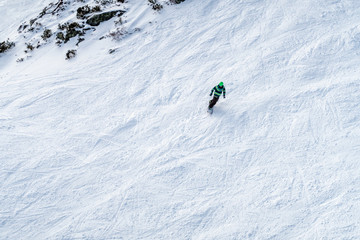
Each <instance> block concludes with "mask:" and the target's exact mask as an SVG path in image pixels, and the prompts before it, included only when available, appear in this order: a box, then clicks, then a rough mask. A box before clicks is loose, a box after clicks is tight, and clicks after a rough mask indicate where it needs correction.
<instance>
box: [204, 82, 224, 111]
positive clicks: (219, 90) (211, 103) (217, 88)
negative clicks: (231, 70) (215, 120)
mask: <svg viewBox="0 0 360 240" xmlns="http://www.w3.org/2000/svg"><path fill="white" fill-rule="evenodd" d="M214 91H215V92H214ZM213 93H214V97H213V99H212V100H210V101H209V107H208V108H209V110H210V109H212V108H213V107H214V106H215V104H216V103H217V101H218V100H219V97H220V96H221V94H223V96H224V98H225V93H226V91H225V86H224V83H223V82H220V83H219V84H218V85H217V86H215V87H213V89H212V90H211V93H210V96H212V94H213Z"/></svg>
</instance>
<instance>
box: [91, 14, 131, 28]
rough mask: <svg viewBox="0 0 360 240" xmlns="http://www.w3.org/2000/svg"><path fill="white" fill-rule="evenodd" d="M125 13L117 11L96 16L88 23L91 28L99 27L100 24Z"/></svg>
mask: <svg viewBox="0 0 360 240" xmlns="http://www.w3.org/2000/svg"><path fill="white" fill-rule="evenodd" d="M124 13H125V11H122V10H116V11H111V12H104V13H100V14H96V15H94V16H92V17H91V18H89V19H88V20H87V21H86V23H87V24H89V25H90V26H99V25H100V23H102V22H105V21H108V20H110V19H111V18H112V17H114V16H121V15H123V14H124Z"/></svg>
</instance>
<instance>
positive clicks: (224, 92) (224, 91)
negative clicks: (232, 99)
mask: <svg viewBox="0 0 360 240" xmlns="http://www.w3.org/2000/svg"><path fill="white" fill-rule="evenodd" d="M225 94H226V90H225V87H224V90H223V95H224V98H225Z"/></svg>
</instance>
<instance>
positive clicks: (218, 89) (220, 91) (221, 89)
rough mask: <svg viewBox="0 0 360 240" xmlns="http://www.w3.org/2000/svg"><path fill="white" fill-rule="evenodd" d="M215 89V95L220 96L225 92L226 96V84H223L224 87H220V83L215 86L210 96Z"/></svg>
mask: <svg viewBox="0 0 360 240" xmlns="http://www.w3.org/2000/svg"><path fill="white" fill-rule="evenodd" d="M214 91H215V93H214V96H215V97H220V96H221V94H223V95H224V98H225V93H226V90H225V86H224V85H223V86H222V87H220V86H219V85H217V86H215V87H214V88H213V89H212V90H211V93H210V96H211V95H212V94H213V92H214Z"/></svg>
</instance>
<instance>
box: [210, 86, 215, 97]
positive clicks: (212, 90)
mask: <svg viewBox="0 0 360 240" xmlns="http://www.w3.org/2000/svg"><path fill="white" fill-rule="evenodd" d="M214 91H215V87H213V89H211V93H210V96H211V95H212V94H213V92H214Z"/></svg>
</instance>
